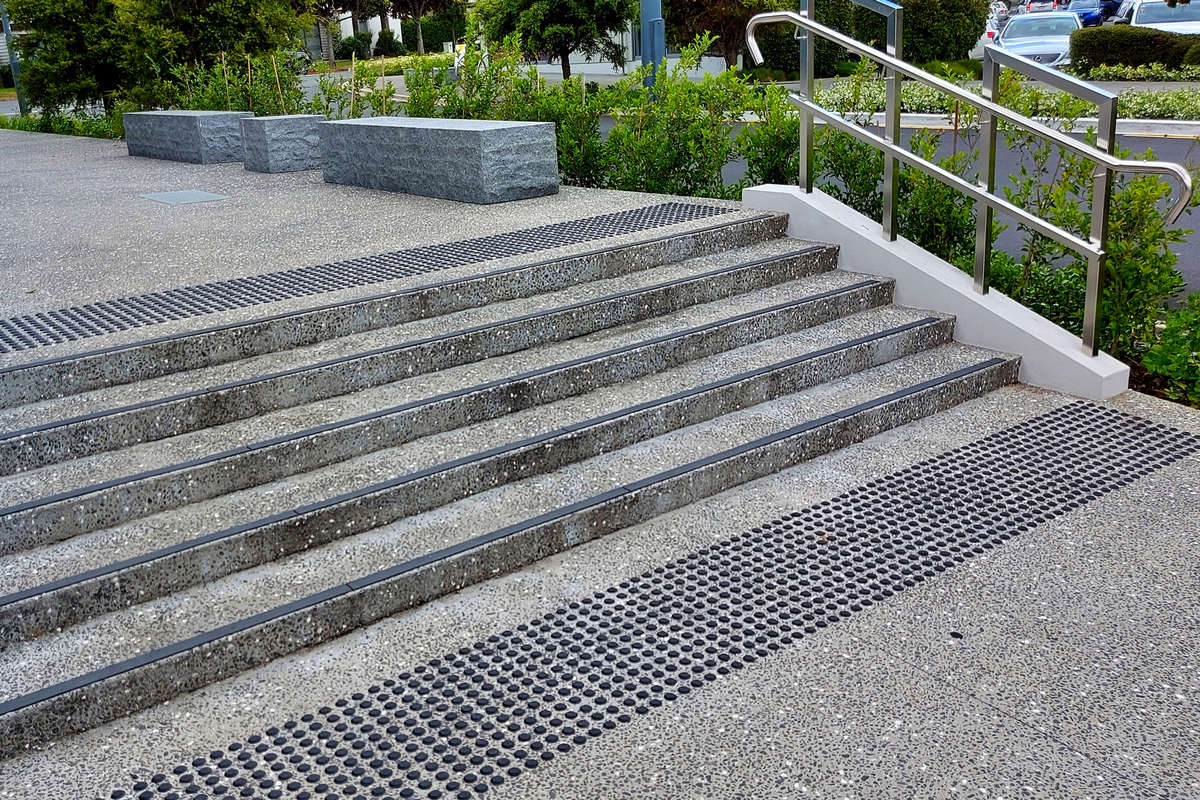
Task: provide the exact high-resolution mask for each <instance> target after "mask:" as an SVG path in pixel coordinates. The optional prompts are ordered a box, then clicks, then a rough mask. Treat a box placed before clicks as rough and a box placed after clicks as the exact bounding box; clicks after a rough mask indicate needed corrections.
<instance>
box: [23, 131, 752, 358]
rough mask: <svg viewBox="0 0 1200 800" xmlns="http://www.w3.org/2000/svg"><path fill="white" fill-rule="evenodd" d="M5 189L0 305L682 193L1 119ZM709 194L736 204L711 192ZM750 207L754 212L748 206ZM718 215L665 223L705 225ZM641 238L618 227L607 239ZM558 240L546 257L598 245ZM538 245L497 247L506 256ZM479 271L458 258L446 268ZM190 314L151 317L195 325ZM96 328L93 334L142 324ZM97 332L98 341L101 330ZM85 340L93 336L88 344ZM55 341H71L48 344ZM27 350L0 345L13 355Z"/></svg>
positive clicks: (455, 236)
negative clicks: (318, 161)
mask: <svg viewBox="0 0 1200 800" xmlns="http://www.w3.org/2000/svg"><path fill="white" fill-rule="evenodd" d="M0 160H3V162H4V164H5V180H6V183H7V188H8V189H9V191H10V194H9V197H19V198H20V202H19V203H9V204H8V205H7V206H6V213H7V216H6V225H8V226H10V228H11V230H16V231H20V232H21V235H20V236H19V237H10V238H9V239H8V240H6V242H5V248H4V250H3V251H2V252H0V281H3V283H4V285H5V286H9V287H14V289H15V290H14V291H10V292H5V293H3V294H2V295H0V316H5V317H7V316H13V315H17V314H27V313H33V312H37V311H44V310H48V309H53V308H59V307H65V306H71V305H76V304H78V303H85V302H90V301H95V300H104V299H109V298H113V297H120V296H125V295H131V294H138V293H142V292H145V291H147V290H148V289H158V288H166V287H171V286H182V285H187V284H193V283H201V282H205V281H211V280H214V279H218V278H226V277H233V276H240V275H249V274H260V273H266V272H273V271H277V270H281V269H289V268H293V267H298V266H304V265H308V264H322V263H326V262H330V261H339V260H343V259H346V258H353V257H358V256H367V255H374V254H378V253H382V252H387V251H391V250H401V249H405V248H409V247H416V246H420V245H426V244H432V243H438V242H450V241H456V240H461V239H469V238H472V237H477V236H485V235H488V234H493V233H502V232H505V231H510V230H519V229H522V228H528V227H534V226H537V225H545V224H548V223H554V222H562V221H567V220H573V219H579V218H582V217H587V216H593V215H596V214H603V213H610V212H614V211H621V210H625V209H634V208H643V207H645V206H648V205H652V204H654V203H658V202H664V201H667V200H678V198H672V197H665V196H661V195H648V194H639V193H635V192H613V191H604V190H593V189H578V188H573V187H563V189H562V191H560V192H559V193H558V194H556V195H553V196H550V197H543V198H536V199H531V200H521V201H515V202H511V203H502V204H498V205H492V206H475V205H465V204H461V203H454V202H450V201H447V200H437V199H432V198H425V197H418V196H415V195H403V194H395V193H390V192H381V191H375V190H370V189H360V188H356V187H347V186H336V185H332V184H326V183H325V182H324V181H322V179H321V175H320V173H318V172H296V173H282V174H274V175H268V174H262V173H252V172H248V171H247V170H245V169H243V167H242V165H241V164H209V165H196V164H181V163H176V162H165V161H155V160H152V159H142V158H131V157H129V156H128V155H126V154H125V145H124V143H123V142H108V141H102V140H98V139H84V138H82V137H76V136H55V135H52V134H34V133H25V132H21V131H0ZM183 189H198V190H203V191H210V192H215V193H219V194H225V195H229V200H227V201H222V202H217V203H198V204H195V205H187V206H177V207H170V206H165V205H162V204H160V203H154V202H151V201H149V200H142V199H139V198H138V195H139V194H142V193H146V192H157V191H168V190H183ZM699 202H703V203H706V204H709V205H720V206H726V207H736V206H737V204H735V203H731V202H723V201H716V200H712V201H709V200H704V201H699ZM744 216H751V215H750V214H748V213H746V214H744ZM711 223H712V220H698V221H696V222H694V223H687V224H683V225H677V226H672V227H671V228H664V229H658V230H657V232H656V233H665V232H669V231H670V230H684V229H687V228H689V227H705V226H706V225H709V224H711ZM639 238H643V239H644V238H646V237H645V235H644V234H642V235H640V236H638V235H632V236H630V235H627V236H621V237H613V238H612V239H611V240H607V239H606V240H603V243H604V244H606V245H607V244H619V243H622V242H628V241H633V240H637V239H639ZM595 246H596V245H595V244H593V243H589V244H588V245H586V246H576V247H568V248H556V249H555V250H549V251H545V252H544V253H541V254H539V258H550V257H554V256H556V255H559V254H565V253H570V252H572V251H582V250H587V249H590V248H593V247H595ZM530 260H531V259H530V258H528V257H522V258H520V259H508V260H500V261H496V262H494V263H491V262H490V263H489V266H491V267H501V266H504V265H506V264H509V263H516V262H527V261H530ZM472 272H478V268H477V267H475V268H458V269H455V270H446V271H444V272H441V273H438V275H439V276H442V277H449V276H452V275H456V274H470V273H472ZM425 282H428V278H427V277H426V278H424V279H415V280H414V279H412V278H409V279H405V280H398V281H392V282H389V283H385V284H376V285H373V286H372V287H369V288H366V289H364V288H362V287H360V288H358V289H354V290H343V291H339V292H333V293H329V294H328V295H322V296H321V299H322V301H332V300H337V299H344V298H348V297H361V296H365V295H367V294H374V293H376V292H379V291H385V290H387V289H389V288H397V287H399V286H410V285H414V284H419V283H425ZM312 304H313V301H312V298H302V299H301V301H300V302H297V301H295V300H293V301H281V302H278V303H269V304H263V305H261V306H256V307H255V308H256V310H258V311H259V312H261V313H262V314H268V313H276V312H279V311H283V310H290V309H294V308H302V307H305V306H310V305H312ZM245 317H246V314H245V312H244V311H240V312H237V313H234V314H232V315H231V316H229V315H223V314H212V315H208V316H206V317H205V318H204V320H205V324H209V323H212V324H219V323H222V322H227V321H230V319H245ZM194 327H196V323H195V321H194V320H190V321H182V322H181V323H175V324H173V325H172V324H165V325H160V326H155V332H156V333H157V332H158V331H159V330H162V331H167V330H171V329H183V330H187V329H192V328H194ZM131 333H132V334H133V335H126V336H112V337H97V338H96V339H92V340H89V346H90V347H95V346H99V345H100V344H105V345H107V344H112V343H115V342H119V341H122V340H126V341H133V340H137V339H142V338H145V336H146V332H145V330H144V329H143V330H140V331H135V332H131ZM101 339H103V342H101ZM82 349H86V348H82ZM43 350H44V353H45V354H46V355H50V354H51V351H52V350H53V351H54V354H57V353H58V352H61V351H69V350H71V348H69V347H67V346H65V345H64V346H60V347H55V348H44V349H43ZM27 360H28V355H25V356H24V357H23V358H21V359H12V358H8V359H0V363H19V362H20V361H27Z"/></svg>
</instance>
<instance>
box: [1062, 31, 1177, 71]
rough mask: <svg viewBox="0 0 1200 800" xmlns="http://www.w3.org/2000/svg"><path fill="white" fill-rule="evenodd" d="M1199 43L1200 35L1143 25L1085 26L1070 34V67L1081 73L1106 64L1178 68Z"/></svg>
mask: <svg viewBox="0 0 1200 800" xmlns="http://www.w3.org/2000/svg"><path fill="white" fill-rule="evenodd" d="M1198 44H1200V35H1196V34H1192V35H1187V34H1182V33H1170V32H1168V31H1160V30H1156V29H1155V28H1146V27H1142V26H1140V25H1102V26H1100V27H1094V28H1082V29H1080V30H1077V31H1075V32H1074V33H1073V34H1071V66H1072V68H1073V69H1074V70H1076V71H1081V72H1087V71H1088V70H1091V69H1094V68H1095V67H1100V66H1105V65H1122V66H1127V67H1140V66H1142V65H1144V64H1162V65H1164V66H1166V67H1167V68H1168V69H1178V68H1179V67H1181V66H1183V64H1184V63H1185V62H1184V58H1185V57H1186V56H1187V54H1188V52H1189V51H1190V50H1191V48H1192V47H1193V46H1196V45H1198Z"/></svg>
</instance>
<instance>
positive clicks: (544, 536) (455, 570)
mask: <svg viewBox="0 0 1200 800" xmlns="http://www.w3.org/2000/svg"><path fill="white" fill-rule="evenodd" d="M1018 364H1019V359H1016V358H1000V357H996V358H990V359H987V360H984V361H981V362H979V363H976V364H973V365H970V366H967V367H963V368H960V369H957V370H954V371H952V372H949V373H947V374H945V375H942V376H939V377H936V378H931V379H929V380H926V381H922V382H921V383H918V384H916V385H914V386H911V387H907V388H905V389H902V390H899V391H895V392H891V393H888V394H885V395H882V396H880V397H877V398H875V399H873V400H869V401H865V402H863V403H859V404H857V405H855V406H852V407H849V408H846V409H843V410H841V411H838V412H835V413H832V414H829V415H827V416H824V417H820V418H818V419H814V420H810V421H807V422H804V423H801V424H799V425H796V426H793V427H790V428H788V429H785V430H782V431H779V432H776V433H773V434H770V435H768V436H765V437H762V438H759V439H756V440H754V441H751V442H747V443H745V444H742V445H738V446H736V447H733V448H729V449H727V450H724V451H722V452H720V453H716V454H714V455H712V456H709V457H706V458H703V459H699V460H697V461H693V462H690V463H688V464H684V465H681V466H678V467H675V468H673V469H669V470H666V471H663V472H660V473H658V474H656V475H653V476H649V477H647V478H644V479H641V480H638V481H634V482H632V483H629V484H627V485H624V486H618V487H615V488H613V489H611V490H609V491H606V492H603V493H600V494H598V495H595V496H593V497H590V498H587V499H585V500H581V501H579V502H577V503H573V504H570V505H567V506H564V507H562V508H559V509H556V510H554V511H550V512H548V513H546V514H543V515H540V516H538V517H535V518H533V519H529V520H526V521H524V522H520V523H516V524H514V525H509V526H506V527H504V528H500V529H498V530H495V531H492V532H490V533H487V534H483V535H481V536H478V537H475V538H473V539H469V540H467V541H464V542H462V543H460V544H457V545H453V546H451V547H448V548H445V549H442V550H438V551H435V552H431V553H428V554H426V555H424V556H420V557H418V558H414V559H411V560H409V561H406V562H403V563H401V564H397V565H395V566H392V567H390V568H387V569H384V570H380V571H378V572H376V573H374V574H371V575H367V576H364V577H362V578H360V579H357V580H353V581H350V582H347V583H345V584H341V585H338V586H334V587H331V588H329V589H327V590H325V591H322V592H319V593H316V594H314V595H311V596H309V597H305V598H302V599H299V600H296V601H294V602H291V603H288V604H286V605H282V606H279V607H277V608H275V609H271V610H269V611H265V612H262V613H259V614H256V615H253V616H250V617H247V618H245V619H242V620H239V621H236V622H232V623H230V624H228V625H226V626H223V627H221V628H217V629H215V630H212V631H208V632H206V633H202V634H198V635H196V636H194V637H191V638H189V639H185V640H183V641H180V642H177V643H175V644H172V645H168V646H166V647H162V648H159V649H157V650H154V651H151V652H147V653H145V654H142V655H140V656H137V657H135V658H132V659H129V660H127V661H123V662H119V663H117V664H112V665H110V666H108V667H105V668H103V669H100V670H96V671H94V672H91V673H88V674H86V675H82V676H80V677H78V678H75V679H72V680H69V681H65V682H63V683H59V684H56V685H53V686H48V687H45V688H44V689H41V690H39V691H37V692H32V693H30V694H27V695H24V696H21V697H17V698H14V699H12V700H9V701H7V702H4V703H0V757H8V756H11V755H14V754H15V753H17V752H19V751H20V750H21V749H23V748H25V747H28V746H31V745H34V744H37V743H40V742H43V741H47V740H50V739H53V738H57V737H59V736H62V735H66V734H69V733H75V732H79V731H82V730H87V729H88V728H91V727H95V726H96V725H100V724H103V723H104V722H107V721H109V720H112V719H116V718H118V717H120V716H123V715H125V714H129V713H132V712H134V711H137V710H140V709H143V708H147V707H149V706H150V705H153V704H154V703H157V702H160V701H162V700H165V699H168V698H169V697H172V696H175V695H176V694H179V693H180V692H184V691H190V690H193V689H196V688H199V687H200V686H204V685H207V684H209V683H212V682H214V681H217V680H220V679H222V678H225V677H228V676H230V675H234V674H236V673H238V672H241V671H243V670H245V669H250V668H252V667H255V666H259V665H261V664H264V663H267V662H268V661H270V660H273V659H275V658H279V657H281V656H283V655H286V654H288V653H291V652H295V651H297V650H299V649H302V648H305V647H311V646H313V645H316V644H319V643H321V642H324V641H327V640H329V639H332V638H334V637H336V636H339V635H341V634H343V633H346V632H348V631H350V630H352V629H354V628H357V627H361V626H363V625H367V624H370V623H371V622H374V621H377V620H379V619H382V618H384V617H387V616H390V615H393V614H396V613H398V612H400V611H403V610H405V609H409V608H413V607H415V606H417V605H420V604H422V603H425V602H428V601H430V600H432V599H435V598H436V597H439V596H441V595H444V594H447V593H449V592H453V591H456V590H458V589H460V588H463V587H464V586H467V585H470V584H472V583H477V582H479V581H482V580H485V579H488V578H492V577H495V576H497V575H501V574H505V573H507V572H511V571H513V570H515V569H519V568H521V567H523V566H525V565H527V564H529V563H532V562H534V561H536V560H538V559H541V558H545V557H547V556H550V555H553V554H555V553H558V552H562V551H563V550H566V549H568V548H570V547H573V546H576V545H578V544H581V543H583V542H585V541H588V540H590V539H593V538H596V537H598V536H601V535H604V534H607V533H610V532H612V531H616V530H620V529H622V528H627V527H630V526H632V525H636V524H638V523H640V522H643V521H645V520H648V519H651V518H653V517H655V516H658V515H660V514H662V513H665V512H667V511H671V510H674V509H676V508H680V507H682V506H684V505H687V504H688V503H691V502H694V501H696V500H699V499H701V498H703V497H707V496H711V495H713V494H716V493H719V492H721V491H724V490H726V489H729V488H732V487H734V486H737V485H740V484H743V483H746V482H749V481H751V480H754V479H756V478H760V477H763V476H765V475H769V474H771V473H774V472H777V471H779V470H781V469H785V468H787V467H789V466H793V465H795V464H797V463H800V462H802V461H804V460H807V459H809V458H813V457H815V456H817V455H820V454H822V453H826V452H830V451H831V450H834V449H837V448H838V447H842V446H845V445H848V444H851V443H853V442H857V441H861V440H863V439H866V438H868V437H869V436H872V435H875V434H877V433H880V432H882V431H884V430H888V429H891V428H894V427H897V426H899V425H902V424H904V423H906V422H909V421H911V420H913V419H918V418H920V417H922V416H927V415H930V414H933V413H937V412H938V411H941V410H944V409H945V408H949V407H950V406H952V405H955V404H956V403H958V402H961V401H962V400H964V399H967V398H970V397H977V396H979V395H981V394H983V393H985V392H987V391H991V390H992V389H995V388H997V387H999V386H1001V385H1004V384H1006V383H1010V382H1012V381H1013V380H1015V379H1016V371H1017V367H1018ZM239 648H242V649H241V652H238V649H239Z"/></svg>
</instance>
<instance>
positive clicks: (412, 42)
mask: <svg viewBox="0 0 1200 800" xmlns="http://www.w3.org/2000/svg"><path fill="white" fill-rule="evenodd" d="M465 29H466V22H465V20H464V17H463V14H462V9H461V6H460V5H459V4H455V5H452V6H451V7H450V9H449V10H448V11H446V12H445V13H442V14H428V15H426V16H424V17H422V18H421V34H422V36H423V38H424V39H425V52H426V53H437V52H441V50H442V43H443V42H453V41H457V40H458V39H459V37H461V36H462V35H463V33H464V31H465ZM400 31H401V33H402V34H403V37H402V38H403V39H404V48H405V49H406V50H407V51H408V52H409V53H415V52H417V23H416V22H414V21H413V20H405V21H404V22H403V23H401V25H400Z"/></svg>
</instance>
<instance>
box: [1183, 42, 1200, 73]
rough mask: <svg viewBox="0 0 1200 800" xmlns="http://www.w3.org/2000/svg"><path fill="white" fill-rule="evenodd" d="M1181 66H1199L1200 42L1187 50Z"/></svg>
mask: <svg viewBox="0 0 1200 800" xmlns="http://www.w3.org/2000/svg"><path fill="white" fill-rule="evenodd" d="M1183 65H1184V66H1185V67H1196V66H1200V42H1197V43H1196V44H1194V45H1192V46H1191V47H1189V48H1188V51H1187V52H1186V53H1184V54H1183Z"/></svg>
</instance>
